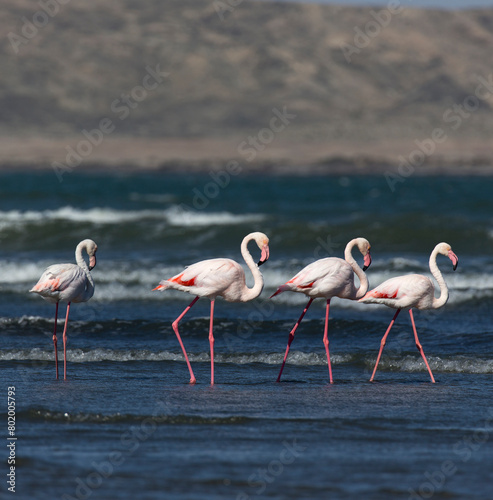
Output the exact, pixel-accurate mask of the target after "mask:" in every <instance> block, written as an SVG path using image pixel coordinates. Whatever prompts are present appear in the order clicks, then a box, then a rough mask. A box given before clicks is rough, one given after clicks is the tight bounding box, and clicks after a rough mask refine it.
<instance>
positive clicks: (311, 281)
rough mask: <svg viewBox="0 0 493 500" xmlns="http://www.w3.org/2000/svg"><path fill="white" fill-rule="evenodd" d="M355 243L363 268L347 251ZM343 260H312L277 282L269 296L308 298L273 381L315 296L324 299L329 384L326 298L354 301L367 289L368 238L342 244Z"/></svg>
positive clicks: (330, 373)
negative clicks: (356, 280) (301, 295)
mask: <svg viewBox="0 0 493 500" xmlns="http://www.w3.org/2000/svg"><path fill="white" fill-rule="evenodd" d="M355 246H357V247H358V250H359V251H360V252H361V253H362V255H363V256H364V266H363V269H361V268H360V267H359V265H358V263H357V262H356V261H355V260H354V258H353V256H352V254H351V251H352V249H353V248H354V247H355ZM344 259H345V260H344ZM344 259H340V258H338V257H327V258H325V259H320V260H317V261H315V262H312V263H311V264H309V265H308V266H306V267H305V268H304V269H302V270H301V271H300V272H299V273H298V274H297V275H296V276H294V278H291V279H290V280H289V281H288V282H286V283H285V284H284V285H281V286H280V287H279V288H278V289H277V291H276V292H275V293H274V294H273V295H271V297H274V296H275V295H278V294H279V293H282V292H285V291H290V292H300V293H304V294H305V295H308V297H310V300H309V301H308V304H307V305H306V307H305V309H304V310H303V312H302V313H301V316H300V317H299V319H298V321H297V322H296V324H295V325H294V327H293V329H292V330H291V332H290V333H289V338H288V345H287V347H286V353H285V354H284V360H283V362H282V366H281V370H280V372H279V376H278V377H277V382H280V380H281V375H282V371H283V369H284V365H285V364H286V359H287V357H288V353H289V348H290V346H291V342H292V341H293V339H294V334H295V332H296V329H297V328H298V326H299V324H300V323H301V320H302V319H303V317H304V316H305V314H306V311H307V310H308V308H309V307H310V306H311V304H312V302H313V299H316V298H317V297H323V298H324V299H325V300H326V301H327V306H326V311H325V329H324V337H323V343H324V345H325V352H326V354H327V364H328V366H329V379H330V383H331V384H332V383H333V380H332V366H331V364H330V354H329V339H328V325H329V306H330V299H331V298H332V297H340V298H343V299H350V300H357V299H359V298H361V297H363V295H364V294H365V293H366V291H367V290H368V279H367V277H366V274H365V273H364V271H366V269H367V268H368V267H369V266H370V264H371V255H370V243H369V242H368V240H366V239H365V238H355V239H353V240H351V241H350V242H349V243H348V244H347V245H346V249H345V251H344ZM354 274H356V276H358V278H359V280H360V286H359V287H358V288H356V286H355V284H354Z"/></svg>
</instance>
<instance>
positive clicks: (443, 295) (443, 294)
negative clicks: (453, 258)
mask: <svg viewBox="0 0 493 500" xmlns="http://www.w3.org/2000/svg"><path fill="white" fill-rule="evenodd" d="M437 255H438V251H437V249H436V248H435V250H433V252H431V255H430V271H431V274H433V277H434V278H435V279H436V281H437V283H438V286H439V287H440V297H438V298H436V297H433V304H432V308H433V309H438V308H439V307H442V306H443V305H445V304H446V303H447V300H448V288H447V284H446V283H445V280H444V279H443V276H442V273H441V272H440V269H438V266H437Z"/></svg>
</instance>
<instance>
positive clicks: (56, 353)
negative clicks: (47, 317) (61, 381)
mask: <svg viewBox="0 0 493 500" xmlns="http://www.w3.org/2000/svg"><path fill="white" fill-rule="evenodd" d="M57 323H58V302H57V303H56V309H55V330H54V332H53V346H54V347H55V368H56V379H57V380H58V348H57V338H56V325H57Z"/></svg>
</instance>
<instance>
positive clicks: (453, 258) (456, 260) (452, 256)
mask: <svg viewBox="0 0 493 500" xmlns="http://www.w3.org/2000/svg"><path fill="white" fill-rule="evenodd" d="M448 257H449V259H450V260H451V261H452V264H453V265H454V267H453V269H454V271H455V270H456V269H457V266H458V264H459V257H457V255H455V253H454V252H452V250H450V251H449V253H448Z"/></svg>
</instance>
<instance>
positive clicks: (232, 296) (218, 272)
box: [154, 232, 269, 385]
mask: <svg viewBox="0 0 493 500" xmlns="http://www.w3.org/2000/svg"><path fill="white" fill-rule="evenodd" d="M252 240H254V241H255V242H256V243H257V245H258V247H259V248H260V249H261V252H262V253H261V257H260V261H259V262H258V264H255V262H254V260H253V258H252V256H251V254H250V252H249V251H248V248H247V247H248V243H249V242H250V241H252ZM241 254H242V256H243V258H244V260H245V263H246V264H247V266H248V268H249V269H250V271H251V272H252V274H253V278H254V285H253V287H252V288H248V287H247V286H246V280H245V271H244V270H243V268H242V267H241V266H240V264H238V263H237V262H235V261H234V260H231V259H221V258H220V259H208V260H203V261H200V262H197V263H196V264H192V265H191V266H188V267H186V268H185V270H184V271H182V272H181V273H180V274H177V275H176V276H173V277H172V278H170V279H167V280H163V281H161V282H160V283H159V285H158V286H157V287H156V288H155V289H154V290H166V289H168V288H172V289H175V290H180V291H182V292H187V293H190V294H192V295H195V296H196V297H195V298H194V299H193V300H192V302H191V303H190V304H189V305H188V307H186V308H185V310H184V311H183V312H182V313H181V314H180V316H178V318H176V320H175V321H174V322H173V324H172V326H173V330H174V332H175V333H176V336H177V338H178V342H179V343H180V346H181V348H182V351H183V354H184V356H185V361H186V363H187V366H188V370H189V372H190V383H191V384H194V383H195V382H196V379H195V376H194V374H193V371H192V367H191V365H190V361H189V360H188V356H187V352H186V350H185V347H184V345H183V342H182V340H181V337H180V333H179V331H178V324H179V322H180V320H181V319H182V318H183V316H185V314H186V313H187V312H188V311H189V310H190V309H191V307H192V306H193V305H194V304H195V302H197V300H198V299H199V298H200V297H208V298H209V299H210V301H211V313H210V323H209V344H210V350H211V385H213V384H214V336H213V333H212V326H213V319H214V302H215V299H216V297H223V298H224V299H225V300H227V301H228V302H247V301H249V300H252V299H254V298H256V297H258V296H259V295H260V293H261V292H262V289H263V287H264V280H263V277H262V274H261V273H260V270H259V266H260V265H262V264H263V263H264V262H265V261H266V260H267V259H268V258H269V238H267V236H266V235H265V234H263V233H260V232H255V233H250V234H249V235H247V236H245V238H243V241H242V243H241Z"/></svg>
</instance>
